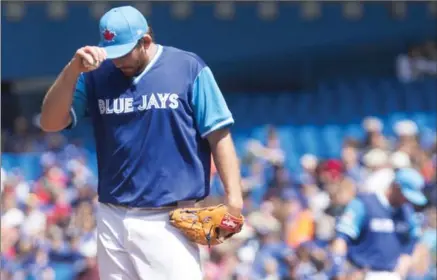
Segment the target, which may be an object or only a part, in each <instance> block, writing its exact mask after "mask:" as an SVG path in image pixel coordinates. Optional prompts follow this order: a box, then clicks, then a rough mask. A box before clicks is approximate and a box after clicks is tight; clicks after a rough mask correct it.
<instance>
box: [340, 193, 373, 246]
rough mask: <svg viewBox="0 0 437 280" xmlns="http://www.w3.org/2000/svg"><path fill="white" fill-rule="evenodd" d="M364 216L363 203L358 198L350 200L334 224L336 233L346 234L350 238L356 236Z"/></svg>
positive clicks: (358, 233)
mask: <svg viewBox="0 0 437 280" xmlns="http://www.w3.org/2000/svg"><path fill="white" fill-rule="evenodd" d="M365 216H366V212H365V208H364V204H363V203H362V202H361V201H360V200H359V199H354V200H352V201H351V202H350V203H349V205H348V206H347V207H346V209H345V211H344V213H343V215H342V216H341V217H340V219H339V221H338V223H337V225H336V231H337V234H340V235H346V236H348V237H350V238H351V239H352V240H354V239H356V238H358V236H359V235H360V233H361V227H362V225H363V222H364V219H365Z"/></svg>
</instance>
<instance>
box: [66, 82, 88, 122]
mask: <svg viewBox="0 0 437 280" xmlns="http://www.w3.org/2000/svg"><path fill="white" fill-rule="evenodd" d="M86 112H87V93H86V87H85V76H84V75H83V74H81V75H80V76H79V79H78V80H77V83H76V89H75V91H74V95H73V103H72V106H71V109H70V115H71V124H70V126H69V127H70V128H73V127H75V126H76V125H77V123H78V121H79V120H80V119H82V118H83V117H85V115H86Z"/></svg>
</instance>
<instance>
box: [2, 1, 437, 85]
mask: <svg viewBox="0 0 437 280" xmlns="http://www.w3.org/2000/svg"><path fill="white" fill-rule="evenodd" d="M130 3H131V2H130ZM2 4H3V5H2V6H3V9H2V38H7V40H2V41H3V45H2V58H3V59H2V80H16V79H24V78H33V77H41V76H55V75H56V74H57V73H58V72H59V71H60V70H61V69H62V68H63V67H64V65H65V63H66V62H67V61H68V60H69V59H70V57H71V56H72V55H73V53H74V51H75V50H76V49H77V48H79V47H81V46H83V45H93V44H96V43H97V42H98V36H99V35H98V19H99V17H100V16H101V15H102V14H103V12H104V11H106V10H107V9H108V8H110V7H111V6H116V5H118V4H120V2H104V1H98V2H78V3H75V2H72V1H70V2H68V3H67V2H44V3H42V2H35V3H34V2H30V1H29V2H19V1H3V3H2ZM131 4H134V5H135V6H137V7H138V8H139V9H140V10H141V11H142V12H143V13H144V14H145V15H146V16H147V18H148V20H149V21H150V24H151V26H153V29H154V33H155V36H156V40H157V41H158V42H159V43H160V44H164V45H174V46H177V47H180V48H182V49H186V50H189V51H193V52H196V53H198V54H199V55H200V56H201V57H202V58H203V59H204V60H205V61H206V62H207V63H208V64H209V65H210V66H211V67H212V69H213V70H214V72H215V75H216V76H217V78H218V79H219V81H220V82H221V83H222V84H223V87H224V88H229V89H234V90H240V89H241V90H243V89H250V88H256V89H258V90H262V89H263V88H272V87H277V88H278V87H279V88H280V87H285V86H286V87H288V88H298V87H299V86H301V85H302V84H308V83H311V82H312V81H315V80H320V79H329V78H335V77H337V76H339V75H341V76H342V77H345V76H356V75H363V74H368V73H372V74H376V75H381V74H382V75H386V74H388V73H392V72H393V67H394V65H393V60H394V58H395V56H396V55H397V54H398V53H400V52H404V51H405V50H406V49H407V47H408V46H409V45H410V44H415V43H417V42H420V41H421V40H423V39H424V38H427V37H432V36H433V35H434V34H436V32H437V28H436V27H437V25H436V24H435V21H436V8H435V6H436V5H435V3H433V2H431V1H430V2H420V3H406V2H399V3H394V2H393V3H388V2H387V3H370V2H369V3H359V2H356V3H355V2H352V3H351V2H345V3H322V2H307V3H300V2H273V1H271V2H270V1H267V2H250V3H246V2H244V1H241V2H240V1H235V2H225V1H223V2H214V3H212V2H209V1H205V2H195V1H186V2H172V3H164V2H162V1H154V2H132V3H131ZM356 64H360V67H353V65H356ZM333 65H335V67H333Z"/></svg>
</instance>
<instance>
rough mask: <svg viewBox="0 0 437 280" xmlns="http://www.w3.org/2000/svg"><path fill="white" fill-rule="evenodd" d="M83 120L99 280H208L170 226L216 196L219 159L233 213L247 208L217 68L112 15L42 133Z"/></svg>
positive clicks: (61, 84) (83, 53)
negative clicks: (88, 131) (94, 188)
mask: <svg viewBox="0 0 437 280" xmlns="http://www.w3.org/2000/svg"><path fill="white" fill-rule="evenodd" d="M85 116H89V117H90V118H91V121H92V124H93V128H94V134H95V139H96V151H97V160H98V161H97V162H98V179H99V183H98V200H99V209H98V217H97V220H98V226H97V230H98V255H97V256H98V263H99V270H100V277H101V279H105V280H106V279H107V280H111V279H153V280H161V279H165V280H170V279H175V280H181V279H189V280H200V279H202V271H201V266H200V260H199V249H198V247H197V245H195V244H194V243H192V242H189V241H188V240H187V239H186V237H184V236H183V235H182V234H181V233H180V232H179V231H177V230H176V229H175V228H173V227H171V226H170V225H169V222H168V213H169V211H171V210H172V209H174V208H176V207H184V206H187V207H188V206H190V207H192V206H193V205H194V203H195V202H196V201H200V200H202V199H204V198H205V197H207V196H208V194H209V184H210V182H209V179H210V164H211V154H212V156H213V159H214V162H215V164H216V166H217V170H218V172H219V174H220V176H221V179H222V181H223V185H224V188H225V192H226V197H225V198H226V206H227V209H228V211H229V213H230V214H232V215H235V216H239V215H240V213H241V209H242V204H243V199H242V194H241V186H240V169H239V164H238V160H237V156H236V153H235V149H234V145H233V142H232V138H231V135H230V132H229V127H230V126H231V125H232V124H233V123H234V120H233V117H232V114H231V112H230V111H229V109H228V107H227V105H226V103H225V100H224V98H223V96H222V93H221V91H220V89H219V87H218V85H217V83H216V81H215V79H214V76H213V74H212V72H211V69H210V68H209V67H208V66H207V65H206V64H205V62H203V61H202V59H201V58H199V57H198V56H197V55H196V54H194V53H190V52H187V51H183V50H180V49H177V48H174V47H168V46H162V45H159V44H156V43H155V42H154V41H153V34H152V33H151V29H150V27H149V25H148V23H147V21H146V19H145V18H144V16H143V15H142V14H141V13H140V12H139V11H138V10H136V9H135V8H133V7H130V6H123V7H118V8H114V9H111V10H110V11H109V12H107V13H106V14H105V15H103V17H102V18H101V20H100V44H99V46H87V47H83V48H80V49H79V50H77V52H76V54H75V55H74V57H73V58H72V59H71V61H70V62H69V63H68V64H67V65H66V66H65V68H64V69H63V71H62V72H61V73H60V75H59V76H58V78H57V79H56V81H55V82H54V84H53V85H52V87H51V88H50V89H49V91H48V92H47V94H46V97H45V99H44V101H43V106H42V114H41V127H42V128H43V129H44V130H45V131H59V130H62V129H66V128H67V129H68V128H70V127H74V126H75V125H76V124H77V123H78V122H79V121H80V119H81V118H83V117H85Z"/></svg>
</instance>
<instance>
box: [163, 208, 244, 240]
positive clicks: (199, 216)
mask: <svg viewBox="0 0 437 280" xmlns="http://www.w3.org/2000/svg"><path fill="white" fill-rule="evenodd" d="M169 216H170V223H171V224H172V225H173V226H174V227H175V228H177V229H179V230H180V231H181V232H182V233H183V234H184V235H185V236H186V237H187V238H188V239H189V240H191V241H193V242H195V243H198V244H201V245H208V246H209V247H210V246H211V245H218V244H220V243H223V241H225V240H226V239H228V238H230V237H232V236H233V235H234V234H236V233H238V232H240V231H241V229H242V227H243V224H244V217H243V216H242V215H240V217H234V216H232V215H231V214H229V213H228V210H227V208H226V206H225V205H223V204H219V205H217V206H210V207H203V208H179V209H176V210H174V211H171V212H170V213H169Z"/></svg>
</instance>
